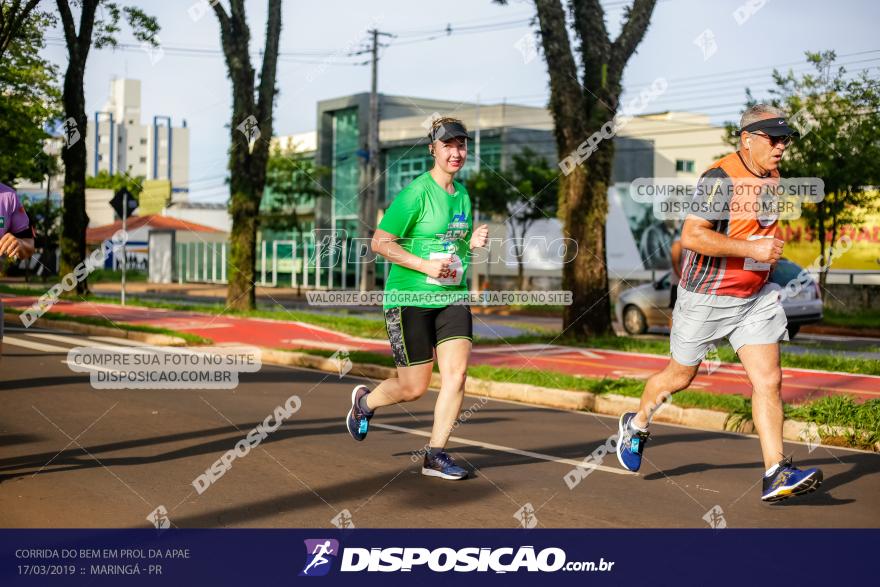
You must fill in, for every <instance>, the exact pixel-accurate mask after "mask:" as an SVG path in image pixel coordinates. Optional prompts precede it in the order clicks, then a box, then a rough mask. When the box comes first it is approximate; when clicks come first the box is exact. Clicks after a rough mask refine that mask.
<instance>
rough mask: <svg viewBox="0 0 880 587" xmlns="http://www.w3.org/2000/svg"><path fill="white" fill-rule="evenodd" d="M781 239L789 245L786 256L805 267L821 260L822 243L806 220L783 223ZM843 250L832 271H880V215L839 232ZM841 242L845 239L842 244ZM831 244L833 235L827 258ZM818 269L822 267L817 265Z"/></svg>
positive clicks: (866, 218)
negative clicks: (820, 247) (819, 258)
mask: <svg viewBox="0 0 880 587" xmlns="http://www.w3.org/2000/svg"><path fill="white" fill-rule="evenodd" d="M779 230H780V231H781V233H782V234H781V236H780V238H781V239H782V240H784V241H785V252H784V253H783V256H785V257H786V258H787V259H791V260H792V261H794V262H795V263H797V264H798V265H800V266H801V267H807V266H809V265H811V264H813V263H816V259H817V258H818V257H819V240H818V238H817V236H818V235H817V234H816V231H815V230H813V229H812V228H810V227H809V226H807V223H806V222H805V221H804V219H803V218H798V219H797V220H792V221H788V222H780V226H779ZM836 238H837V240H838V242H839V245H838V246H839V247H840V249H843V250H846V252H844V253H843V254H841V255H840V256H839V257H837V256H835V258H834V261H833V262H832V264H831V270H832V271H834V270H835V269H843V270H851V271H880V214H868V215H866V216H865V221H864V222H863V223H862V225H861V226H852V225H844V226H841V227H839V228H838V230H837V237H836ZM840 239H843V241H841V240H840ZM830 244H832V243H831V231H830V230H828V231H827V232H826V237H825V254H826V256H827V255H828V247H829V245H830ZM816 265H817V266H818V263H816Z"/></svg>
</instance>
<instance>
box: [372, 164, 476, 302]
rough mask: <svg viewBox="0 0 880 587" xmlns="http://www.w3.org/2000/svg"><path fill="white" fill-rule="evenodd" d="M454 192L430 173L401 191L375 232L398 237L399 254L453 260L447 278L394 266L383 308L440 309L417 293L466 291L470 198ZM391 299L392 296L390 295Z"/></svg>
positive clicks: (462, 189) (457, 185)
mask: <svg viewBox="0 0 880 587" xmlns="http://www.w3.org/2000/svg"><path fill="white" fill-rule="evenodd" d="M453 185H454V186H455V193H454V194H450V193H448V192H447V191H446V190H444V189H443V188H442V187H440V185H439V184H438V183H437V182H436V181H435V180H434V178H433V177H431V174H430V173H429V172H425V173H423V174H422V175H420V176H418V177H417V178H415V179H414V180H413V181H412V182H411V183H410V184H409V185H408V186H406V187H405V188H403V190H401V192H400V193H399V194H397V197H396V198H394V201H393V202H391V206H389V207H388V210H386V211H385V216H383V217H382V221H381V222H380V223H379V228H380V229H382V230H384V231H386V232H390V233H391V234H393V235H395V236H396V237H398V241H397V242H398V244H400V246H401V247H403V249H404V250H405V251H407V252H409V253H412V254H413V255H416V256H418V257H421V258H422V259H430V258H432V256H433V258H436V257H439V256H442V255H443V254H444V253H445V254H446V255H450V254H452V255H454V257H453V263H452V264H451V265H450V267H449V271H448V274H447V275H443V276H441V277H440V278H439V279H432V278H430V277H428V276H427V275H426V274H425V273H422V272H421V271H415V270H414V269H408V268H406V267H403V266H402V265H397V264H395V263H393V262H392V265H391V269H390V270H389V272H388V281H387V283H386V284H385V295H384V304H383V305H384V307H385V308H386V309H387V308H390V307H394V306H417V307H420V308H441V307H443V306H448V305H450V304H449V303H442V300H441V301H440V302H439V303H438V301H437V299H436V298H433V299H432V298H431V296H423V295H419V293H420V292H430V293H436V292H446V293H449V292H467V291H468V285H467V279H466V276H465V274H466V272H467V268H468V265H469V264H470V246H469V243H470V238H471V231H472V229H473V219H472V218H471V199H470V196H469V195H468V193H467V190H466V189H465V187H464V186H463V185H462V184H460V183H459V182H457V181H454V182H453ZM389 294H390V295H389Z"/></svg>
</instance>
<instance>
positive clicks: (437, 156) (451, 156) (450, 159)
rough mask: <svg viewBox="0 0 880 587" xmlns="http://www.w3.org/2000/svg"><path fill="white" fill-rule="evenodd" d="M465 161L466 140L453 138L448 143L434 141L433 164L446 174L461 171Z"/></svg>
mask: <svg viewBox="0 0 880 587" xmlns="http://www.w3.org/2000/svg"><path fill="white" fill-rule="evenodd" d="M466 160H467V139H466V138H455V139H449V140H448V141H434V162H435V164H436V165H437V167H439V168H440V169H442V170H443V171H445V172H446V173H450V174H454V173H458V172H459V171H461V168H462V167H464V163H465V161H466Z"/></svg>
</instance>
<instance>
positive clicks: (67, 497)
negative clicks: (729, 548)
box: [0, 328, 880, 528]
mask: <svg viewBox="0 0 880 587" xmlns="http://www.w3.org/2000/svg"><path fill="white" fill-rule="evenodd" d="M90 344H103V345H108V346H113V347H117V348H125V347H126V346H127V345H134V344H135V343H132V342H129V341H124V340H113V339H104V338H98V339H88V338H85V337H82V336H78V335H72V334H67V333H59V332H49V331H33V330H29V331H27V332H22V331H21V329H16V328H7V331H6V340H5V345H4V357H3V361H2V364H0V397H2V406H3V409H2V410H0V527H6V528H9V527H13V528H23V527H149V526H150V522H149V521H147V519H146V518H147V516H148V515H149V514H150V513H151V512H153V511H154V510H155V509H156V508H158V507H159V506H163V507H164V508H165V511H167V516H168V518H169V519H170V521H171V523H172V524H173V525H175V526H177V527H328V528H329V527H332V526H333V525H334V519H335V520H336V523H337V524H338V523H342V522H341V520H343V519H344V520H349V521H350V523H352V524H354V526H355V527H511V528H514V527H517V526H520V525H521V524H522V520H523V519H525V520H526V522H527V523H528V524H531V523H534V524H536V525H537V526H538V527H548V528H550V527H599V528H602V527H708V525H709V523H708V522H707V521H706V520H705V519H704V516H705V517H706V518H707V519H710V520H714V521H715V524H719V520H720V518H719V516H723V521H724V524H725V525H726V526H727V527H880V492H878V491H877V488H878V483H880V455H876V454H869V453H864V452H859V451H852V450H845V449H829V448H825V447H815V450H814V451H813V452H809V450H808V447H807V446H806V445H803V444H796V443H786V451H787V452H788V453H790V454H793V455H794V458H795V462H796V463H799V464H802V465H818V466H821V467H822V468H823V470H824V472H825V478H826V481H825V484H824V485H823V486H822V488H821V489H820V490H819V491H818V492H816V493H814V494H811V495H808V496H805V497H803V498H801V499H799V500H797V501H794V500H793V501H791V502H789V503H786V504H781V505H775V506H770V505H764V504H762V503H760V500H759V494H760V475H761V465H760V463H759V460H760V453H759V447H758V441H757V439H756V438H752V437H745V436H740V435H734V434H722V433H717V432H705V431H699V430H691V429H687V428H682V427H677V426H667V425H657V426H655V427H653V430H652V431H653V436H652V439H651V443H650V444H649V445H648V448H647V451H646V457H647V459H646V463H645V465H644V466H643V470H642V471H641V473H640V474H639V475H632V474H626V473H625V472H624V471H622V470H621V469H620V468H619V465H618V464H617V461H616V457H615V456H614V455H613V454H611V455H608V456H607V457H606V458H605V459H604V460H603V461H602V464H601V466H600V467H599V468H596V469H592V470H591V471H592V472H591V473H590V474H589V475H588V476H587V477H585V478H583V479H582V480H581V482H580V483H579V484H578V485H577V486H575V487H574V488H573V489H569V487H568V485H567V484H566V483H565V481H564V477H565V475H566V474H568V473H570V471H572V469H573V468H574V466H575V465H576V464H578V463H579V462H582V460H583V459H584V457H585V456H587V455H588V454H589V453H591V452H592V451H593V450H594V449H595V448H597V447H598V446H600V445H602V444H603V443H605V441H606V439H607V438H608V437H609V436H610V435H612V434H615V433H616V420H615V419H614V418H610V417H605V416H598V415H595V414H584V413H572V412H566V411H560V410H553V409H545V408H537V407H531V406H527V405H521V404H515V403H511V402H501V401H494V400H486V401H482V400H481V399H480V398H476V397H470V396H468V397H466V398H465V402H464V406H465V407H466V408H467V407H470V408H472V410H471V415H470V417H469V418H467V420H466V422H464V423H462V424H461V425H460V426H459V427H458V428H457V429H456V431H455V432H454V437H455V441H454V442H452V443H451V444H450V452H451V453H452V454H453V455H454V456H456V457H457V459H458V460H459V462H460V463H461V464H463V465H464V466H466V467H468V468H469V469H471V470H472V471H474V475H473V476H472V478H471V479H468V480H465V481H459V482H452V481H444V480H440V479H436V478H427V477H423V476H421V475H420V474H419V468H420V465H419V464H418V463H417V462H415V461H414V460H413V458H412V451H415V450H418V449H420V448H421V447H422V446H424V443H425V442H426V441H427V436H426V435H427V434H428V431H429V430H430V423H431V414H432V407H433V401H434V397H435V396H434V394H433V393H429V394H427V395H426V396H425V397H424V398H422V399H421V400H420V401H417V402H414V403H411V404H407V405H405V406H399V407H392V408H389V409H386V410H384V411H382V412H380V413H379V415H377V416H376V418H374V419H373V429H372V431H371V432H370V435H369V437H368V439H367V440H366V441H365V442H363V443H355V442H354V441H353V440H351V439H350V437H349V436H348V434H347V432H346V431H345V429H344V425H343V420H344V416H345V413H346V412H347V410H348V407H349V405H348V402H349V395H350V392H351V389H352V387H353V386H354V385H355V384H356V383H358V382H360V381H363V380H361V379H358V378H350V377H343V378H340V377H338V375H337V374H327V373H321V372H316V371H310V370H304V369H294V368H285V367H275V366H263V367H262V368H261V369H260V370H259V372H256V373H251V374H244V375H242V380H241V383H240V385H239V386H238V388H237V389H235V390H234V391H228V390H227V391H224V390H189V391H188V390H96V389H94V388H93V387H92V386H91V384H90V381H89V376H88V375H87V374H83V373H75V372H73V371H71V369H70V368H69V367H68V365H67V364H65V363H64V362H63V361H64V360H65V359H66V358H67V352H68V351H69V349H70V348H73V347H75V346H82V345H90ZM293 394H296V395H297V396H299V398H300V399H301V402H302V403H301V408H300V409H299V411H297V412H296V413H294V414H292V415H291V416H290V417H289V418H288V419H287V420H286V422H285V424H284V425H283V426H282V427H281V428H279V429H278V430H277V431H275V432H273V433H271V434H269V436H268V437H267V438H266V439H265V440H264V441H263V442H262V444H260V445H259V446H258V447H256V448H254V449H253V450H251V451H250V452H249V453H248V454H247V455H246V456H243V457H240V458H237V459H236V460H235V461H234V462H233V463H232V467H231V468H230V469H229V470H228V471H226V473H225V474H224V475H223V476H222V477H220V478H219V479H218V480H217V481H216V482H215V483H214V484H213V485H211V486H210V487H209V488H208V489H207V490H206V491H205V492H204V493H202V494H199V493H197V492H196V491H195V489H194V488H193V486H192V481H193V480H194V479H195V478H196V477H197V476H198V475H199V474H201V473H203V472H204V471H205V470H206V469H208V468H209V467H210V466H211V464H212V463H214V462H215V461H216V460H217V459H219V458H220V457H221V455H223V453H225V452H226V451H227V450H229V449H231V448H232V447H233V446H234V445H235V444H236V443H237V442H238V441H239V440H240V439H242V438H244V437H245V435H246V434H247V432H248V431H250V430H251V429H253V428H254V427H255V426H257V425H258V424H259V423H260V422H262V421H263V420H264V419H265V418H266V417H267V416H268V415H270V414H272V413H273V410H275V408H276V407H277V406H280V405H283V404H284V403H285V401H286V400H287V399H288V398H289V397H290V396H291V395H293ZM710 511H713V512H714V514H715V515H714V517H711V516H709V515H708V514H709V512H710ZM517 512H527V515H525V516H523V514H522V513H520V514H519V515H517ZM349 516H350V517H349Z"/></svg>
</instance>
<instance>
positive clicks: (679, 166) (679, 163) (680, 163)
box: [675, 159, 694, 173]
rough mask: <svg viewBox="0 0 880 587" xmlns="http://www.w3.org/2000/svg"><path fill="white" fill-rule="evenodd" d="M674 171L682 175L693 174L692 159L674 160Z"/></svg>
mask: <svg viewBox="0 0 880 587" xmlns="http://www.w3.org/2000/svg"><path fill="white" fill-rule="evenodd" d="M675 170H676V171H681V172H684V173H693V172H694V160H693V159H676V160H675Z"/></svg>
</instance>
